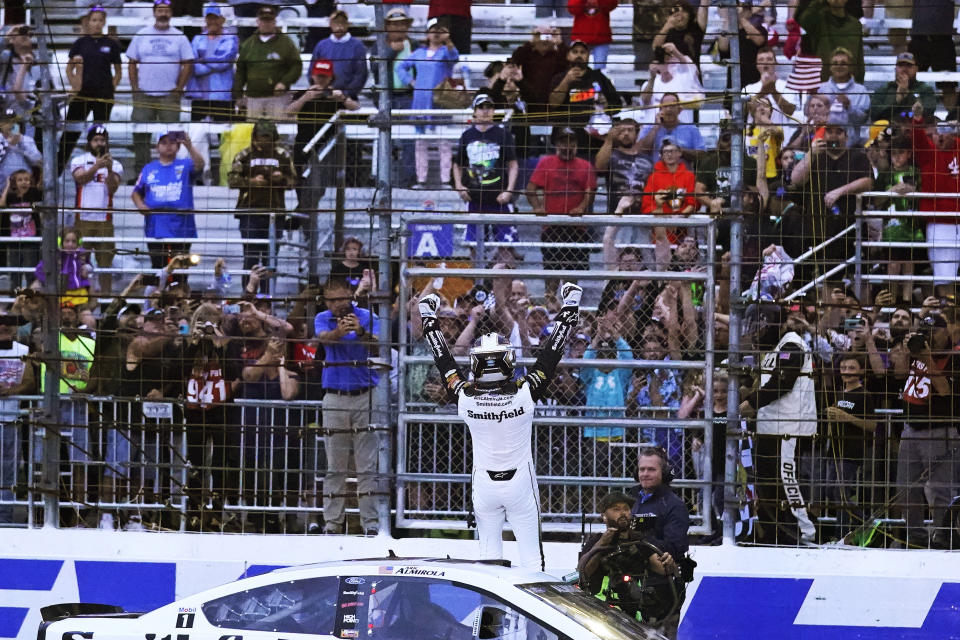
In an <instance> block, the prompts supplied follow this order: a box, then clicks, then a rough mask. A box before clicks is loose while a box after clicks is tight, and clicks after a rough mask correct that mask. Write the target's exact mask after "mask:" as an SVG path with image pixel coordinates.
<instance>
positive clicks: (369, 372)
mask: <svg viewBox="0 0 960 640" xmlns="http://www.w3.org/2000/svg"><path fill="white" fill-rule="evenodd" d="M353 313H355V314H356V316H357V319H358V320H360V326H362V327H363V328H364V329H365V330H366V332H367V333H376V329H377V322H378V318H377V315H376V314H375V313H371V312H370V311H368V310H367V309H362V308H360V307H358V306H356V305H353ZM313 328H314V332H315V333H316V335H320V334H321V333H323V332H324V331H333V330H334V329H336V328H337V319H336V318H335V317H333V313H332V312H331V311H330V310H329V309H328V310H326V311H323V312H321V313H318V314H317V317H316V318H314V321H313ZM323 348H324V351H325V352H326V354H327V357H326V359H325V360H324V362H327V363H329V362H350V361H352V360H360V361H365V360H366V359H367V358H369V357H370V347H369V346H368V345H367V343H365V342H359V341H358V339H357V333H356V331H351V332H349V333H347V334H346V335H345V336H343V337H342V338H340V340H339V341H338V342H336V343H334V344H325V345H323ZM379 380H380V376H379V374H377V373H376V372H375V371H373V369H371V368H370V367H336V366H334V367H324V368H323V378H322V380H321V383H322V384H323V388H324V389H335V390H337V391H357V390H358V389H368V388H370V387H375V386H377V382H378V381H379Z"/></svg>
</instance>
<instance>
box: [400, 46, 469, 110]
mask: <svg viewBox="0 0 960 640" xmlns="http://www.w3.org/2000/svg"><path fill="white" fill-rule="evenodd" d="M429 54H430V50H429V49H428V48H427V47H420V48H419V49H417V50H416V51H414V52H413V53H411V54H410V55H409V56H407V57H406V58H405V59H404V60H403V61H401V62H400V64H398V65H397V66H396V67H395V69H396V72H397V77H399V78H400V82H402V83H404V84H405V85H406V84H412V85H413V102H412V103H411V105H410V108H411V109H432V108H433V89H434V88H435V87H436V86H437V85H438V84H440V83H441V82H443V81H444V80H445V79H446V78H449V77H450V76H451V75H452V74H453V67H454V65H456V63H457V61H458V60H459V59H460V54H459V53H458V52H457V50H456V49H454V50H453V51H451V50H450V49H447V48H446V47H440V48H439V49H436V50H435V51H433V55H429Z"/></svg>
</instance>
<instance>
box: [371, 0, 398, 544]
mask: <svg viewBox="0 0 960 640" xmlns="http://www.w3.org/2000/svg"><path fill="white" fill-rule="evenodd" d="M373 15H374V25H375V27H374V28H375V29H376V30H377V57H376V65H377V71H378V83H377V84H378V85H379V86H377V87H376V90H377V116H376V120H375V121H376V125H377V127H378V133H377V143H376V144H377V149H376V156H377V166H376V171H377V175H376V197H375V207H376V210H377V211H379V212H380V213H379V215H380V224H379V225H378V227H377V236H376V255H377V258H378V273H379V279H378V282H377V301H378V302H379V316H380V324H379V327H378V335H379V337H380V353H379V358H380V361H381V362H385V363H390V362H391V357H390V339H391V322H390V293H391V291H392V290H393V283H392V282H391V278H390V276H391V273H392V269H391V264H390V229H391V219H392V216H393V211H392V209H393V193H392V187H391V180H390V176H391V174H392V173H391V172H392V169H393V166H392V165H393V162H392V159H393V139H392V136H391V131H390V126H391V125H390V117H391V114H390V109H391V106H392V104H391V103H392V96H391V93H390V89H391V88H392V85H393V82H392V80H393V78H392V75H393V74H392V73H391V70H390V62H389V56H390V45H389V44H388V43H387V32H386V9H385V7H384V5H383V3H381V2H377V3H376V4H374V6H373ZM400 393H403V384H402V382H401V385H400ZM374 402H375V403H376V408H377V410H378V414H379V415H381V416H382V419H383V421H384V424H383V426H385V427H387V428H388V429H387V430H386V431H380V432H379V434H380V438H379V440H380V448H379V451H380V465H379V472H380V473H379V482H378V483H377V484H378V487H377V488H378V493H379V495H378V499H377V511H378V516H379V519H380V535H388V534H389V533H390V486H391V481H390V479H391V478H392V471H393V447H392V444H393V435H394V432H395V430H394V429H393V425H394V424H396V416H397V412H396V408H395V407H393V406H391V402H390V371H389V370H385V371H383V372H382V375H381V376H380V384H378V385H377V388H376V391H375V392H374Z"/></svg>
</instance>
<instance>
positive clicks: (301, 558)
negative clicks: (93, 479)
mask: <svg viewBox="0 0 960 640" xmlns="http://www.w3.org/2000/svg"><path fill="white" fill-rule="evenodd" d="M545 546H546V553H547V565H548V566H547V570H548V572H549V573H552V574H554V575H558V576H559V575H563V574H565V573H568V572H569V571H571V570H572V568H573V567H574V566H575V565H576V557H577V546H576V545H569V544H556V543H554V544H550V543H548V544H547V545H545ZM391 549H392V550H393V551H394V552H395V553H396V554H397V555H400V556H423V555H432V556H445V555H448V554H449V555H450V556H453V557H461V558H473V557H476V552H477V547H476V544H475V543H473V542H468V541H458V540H437V539H429V540H425V539H422V538H421V539H406V540H391V539H389V538H387V539H380V538H346V537H342V538H331V537H309V538H308V537H303V536H296V537H280V536H239V535H237V536H231V535H223V536H211V535H189V534H184V535H180V534H154V533H133V532H117V533H113V532H103V531H95V530H92V531H77V530H68V531H56V530H50V531H47V530H40V531H23V530H6V531H2V532H0V638H20V639H22V640H31V639H32V638H35V637H36V632H37V626H38V624H39V622H40V607H43V606H46V605H48V604H54V603H58V602H99V603H106V604H118V605H121V606H123V607H125V608H126V609H128V610H131V611H145V610H150V609H153V608H155V607H158V606H160V605H163V604H166V603H168V602H170V601H172V600H174V599H176V598H180V597H183V596H186V595H190V594H192V593H196V592H198V591H201V590H203V589H206V588H208V587H212V586H215V585H218V584H222V583H225V582H229V581H232V580H236V579H237V578H240V577H243V576H245V575H255V574H257V573H262V572H264V571H268V570H270V569H273V568H275V567H279V566H287V565H291V564H302V563H306V562H318V561H325V560H335V559H338V558H352V557H374V556H380V555H386V554H387V552H388V550H391ZM507 553H508V556H511V555H512V554H515V553H516V548H515V546H514V545H512V544H508V545H507ZM693 553H694V557H695V558H696V560H697V562H698V563H699V566H698V567H697V576H698V577H697V580H696V581H695V582H694V583H693V585H692V588H691V590H690V591H689V592H688V596H687V603H686V606H685V611H684V616H683V620H682V622H681V625H680V638H683V639H686V640H693V639H697V640H699V639H701V638H703V639H706V638H725V639H731V640H733V639H736V640H746V639H750V638H763V639H776V640H794V639H796V640H801V639H806V638H811V639H813V638H816V639H817V640H821V639H828V640H833V639H836V640H846V639H848V638H849V639H853V638H870V639H871V640H883V639H894V638H896V639H909V640H914V639H916V640H919V639H921V638H922V639H930V640H933V639H936V640H945V639H952V638H956V639H958V640H960V553H949V552H936V551H931V552H925V551H881V550H842V549H823V550H820V549H801V550H791V549H744V548H734V547H731V548H727V547H700V548H694V549H693ZM513 559H515V557H513Z"/></svg>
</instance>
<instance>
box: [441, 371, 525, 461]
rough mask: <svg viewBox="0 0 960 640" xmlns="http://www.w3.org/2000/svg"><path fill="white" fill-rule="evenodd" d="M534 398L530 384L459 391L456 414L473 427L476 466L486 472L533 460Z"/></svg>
mask: <svg viewBox="0 0 960 640" xmlns="http://www.w3.org/2000/svg"><path fill="white" fill-rule="evenodd" d="M533 411H534V401H533V397H532V396H531V394H530V385H529V384H526V383H524V384H523V385H522V386H521V387H520V388H519V389H518V390H517V392H516V393H512V394H511V393H500V392H493V393H478V392H477V390H476V388H475V387H474V388H471V387H467V388H465V389H463V390H461V391H460V393H459V400H458V402H457V415H459V416H460V417H461V418H463V421H464V422H466V423H467V427H469V428H470V439H471V440H473V466H474V468H475V469H479V470H483V471H487V470H489V471H508V470H510V469H518V468H520V467H523V466H524V465H525V464H526V463H527V462H529V461H531V460H533V450H532V447H531V439H532V438H533Z"/></svg>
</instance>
